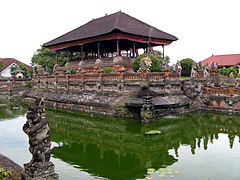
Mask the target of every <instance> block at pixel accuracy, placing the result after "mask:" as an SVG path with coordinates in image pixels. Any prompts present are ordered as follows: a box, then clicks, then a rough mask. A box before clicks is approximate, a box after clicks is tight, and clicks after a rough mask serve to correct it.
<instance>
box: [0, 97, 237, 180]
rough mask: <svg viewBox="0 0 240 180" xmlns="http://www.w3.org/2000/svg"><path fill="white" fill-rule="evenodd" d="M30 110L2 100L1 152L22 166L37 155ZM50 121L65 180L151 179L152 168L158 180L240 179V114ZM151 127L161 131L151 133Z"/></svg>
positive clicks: (58, 114)
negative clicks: (28, 128)
mask: <svg viewBox="0 0 240 180" xmlns="http://www.w3.org/2000/svg"><path fill="white" fill-rule="evenodd" d="M26 113H27V106H17V107H16V105H15V104H14V103H13V104H11V103H10V104H9V103H6V102H2V101H0V129H1V131H0V142H1V146H0V152H1V153H2V154H4V155H6V156H8V157H9V158H11V159H12V160H13V161H15V162H17V163H18V164H19V165H21V166H22V165H23V164H24V163H26V162H28V161H29V160H30V159H31V157H30V153H29V151H28V147H29V145H28V138H27V136H26V134H24V132H23V131H22V126H23V124H24V123H25V121H26ZM46 119H48V121H49V123H50V130H51V136H52V148H51V154H52V158H51V161H52V162H53V163H54V164H55V166H56V172H57V173H58V174H59V177H60V179H64V180H65V179H66V180H68V179H69V180H73V179H85V180H86V179H145V178H146V176H147V172H148V169H149V168H154V169H155V170H153V171H152V172H151V174H150V175H149V176H151V177H152V178H153V179H177V180H186V179H194V180H205V179H207V178H209V179H211V180H212V179H217V180H225V179H229V180H237V179H239V177H240V175H239V167H240V162H239V158H240V137H239V135H240V116H236V115H229V114H220V113H219V114H218V113H206V112H192V113H186V114H182V115H174V116H166V117H164V118H159V119H157V120H156V121H155V122H154V123H152V124H141V123H140V121H137V120H129V119H122V118H111V117H109V116H103V115H96V114H90V113H88V114H87V113H80V112H76V111H70V110H66V111H63V110H53V109H47V113H46ZM149 130H160V131H161V134H160V135H145V132H147V131H149ZM163 172H165V173H163ZM148 178H150V177H148Z"/></svg>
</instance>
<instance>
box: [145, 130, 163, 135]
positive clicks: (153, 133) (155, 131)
mask: <svg viewBox="0 0 240 180" xmlns="http://www.w3.org/2000/svg"><path fill="white" fill-rule="evenodd" d="M145 134H146V135H157V134H161V131H159V130H151V131H147V132H145Z"/></svg>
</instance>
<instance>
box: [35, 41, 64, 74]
mask: <svg viewBox="0 0 240 180" xmlns="http://www.w3.org/2000/svg"><path fill="white" fill-rule="evenodd" d="M56 55H57V53H56V51H52V50H50V49H48V48H46V47H44V46H43V45H42V46H41V48H40V49H37V51H36V52H35V53H34V55H33V57H32V65H33V66H36V65H41V66H42V67H43V68H44V70H45V71H48V72H49V73H52V72H53V67H54V65H55V64H56ZM66 62H67V54H66V53H64V52H61V53H58V64H59V65H60V66H64V65H65V64H66Z"/></svg>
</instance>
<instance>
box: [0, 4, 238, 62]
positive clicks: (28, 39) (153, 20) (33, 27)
mask: <svg viewBox="0 0 240 180" xmlns="http://www.w3.org/2000/svg"><path fill="white" fill-rule="evenodd" d="M119 10H121V11H122V12H124V13H127V14H129V15H130V16H133V17H135V18H137V19H139V20H141V21H143V22H146V23H148V24H150V25H152V26H154V27H156V28H158V29H160V30H163V31H165V32H168V33H170V34H172V35H175V36H176V37H178V39H179V40H178V41H175V42H173V43H172V44H171V45H169V46H167V47H166V48H165V54H166V55H168V56H170V59H171V63H175V62H176V61H177V60H181V59H183V58H188V57H189V58H192V59H194V60H195V61H201V60H204V59H206V58H207V57H209V56H211V55H212V54H214V55H219V54H240V49H239V48H240V1H239V0H147V1H146V0H145V1H140V0H118V1H115V0H95V1H94V0H0V58H6V57H9V58H10V57H11V58H15V59H18V60H20V61H22V62H25V63H27V64H30V62H31V58H32V56H33V54H34V52H35V51H36V50H37V49H38V48H40V45H41V44H43V43H46V42H48V41H50V40H52V39H54V38H56V37H58V36H60V35H62V34H64V33H66V32H68V31H70V30H73V29H75V28H77V27H79V26H81V25H83V24H85V23H87V22H88V21H90V20H92V18H98V17H101V16H104V15H105V13H107V14H112V13H115V12H117V11H119ZM160 49H161V48H160Z"/></svg>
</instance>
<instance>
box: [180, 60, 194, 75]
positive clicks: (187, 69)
mask: <svg viewBox="0 0 240 180" xmlns="http://www.w3.org/2000/svg"><path fill="white" fill-rule="evenodd" d="M193 63H194V60H192V59H191V58H186V59H182V60H181V61H180V64H181V67H182V76H190V74H191V70H192V64H193Z"/></svg>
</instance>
